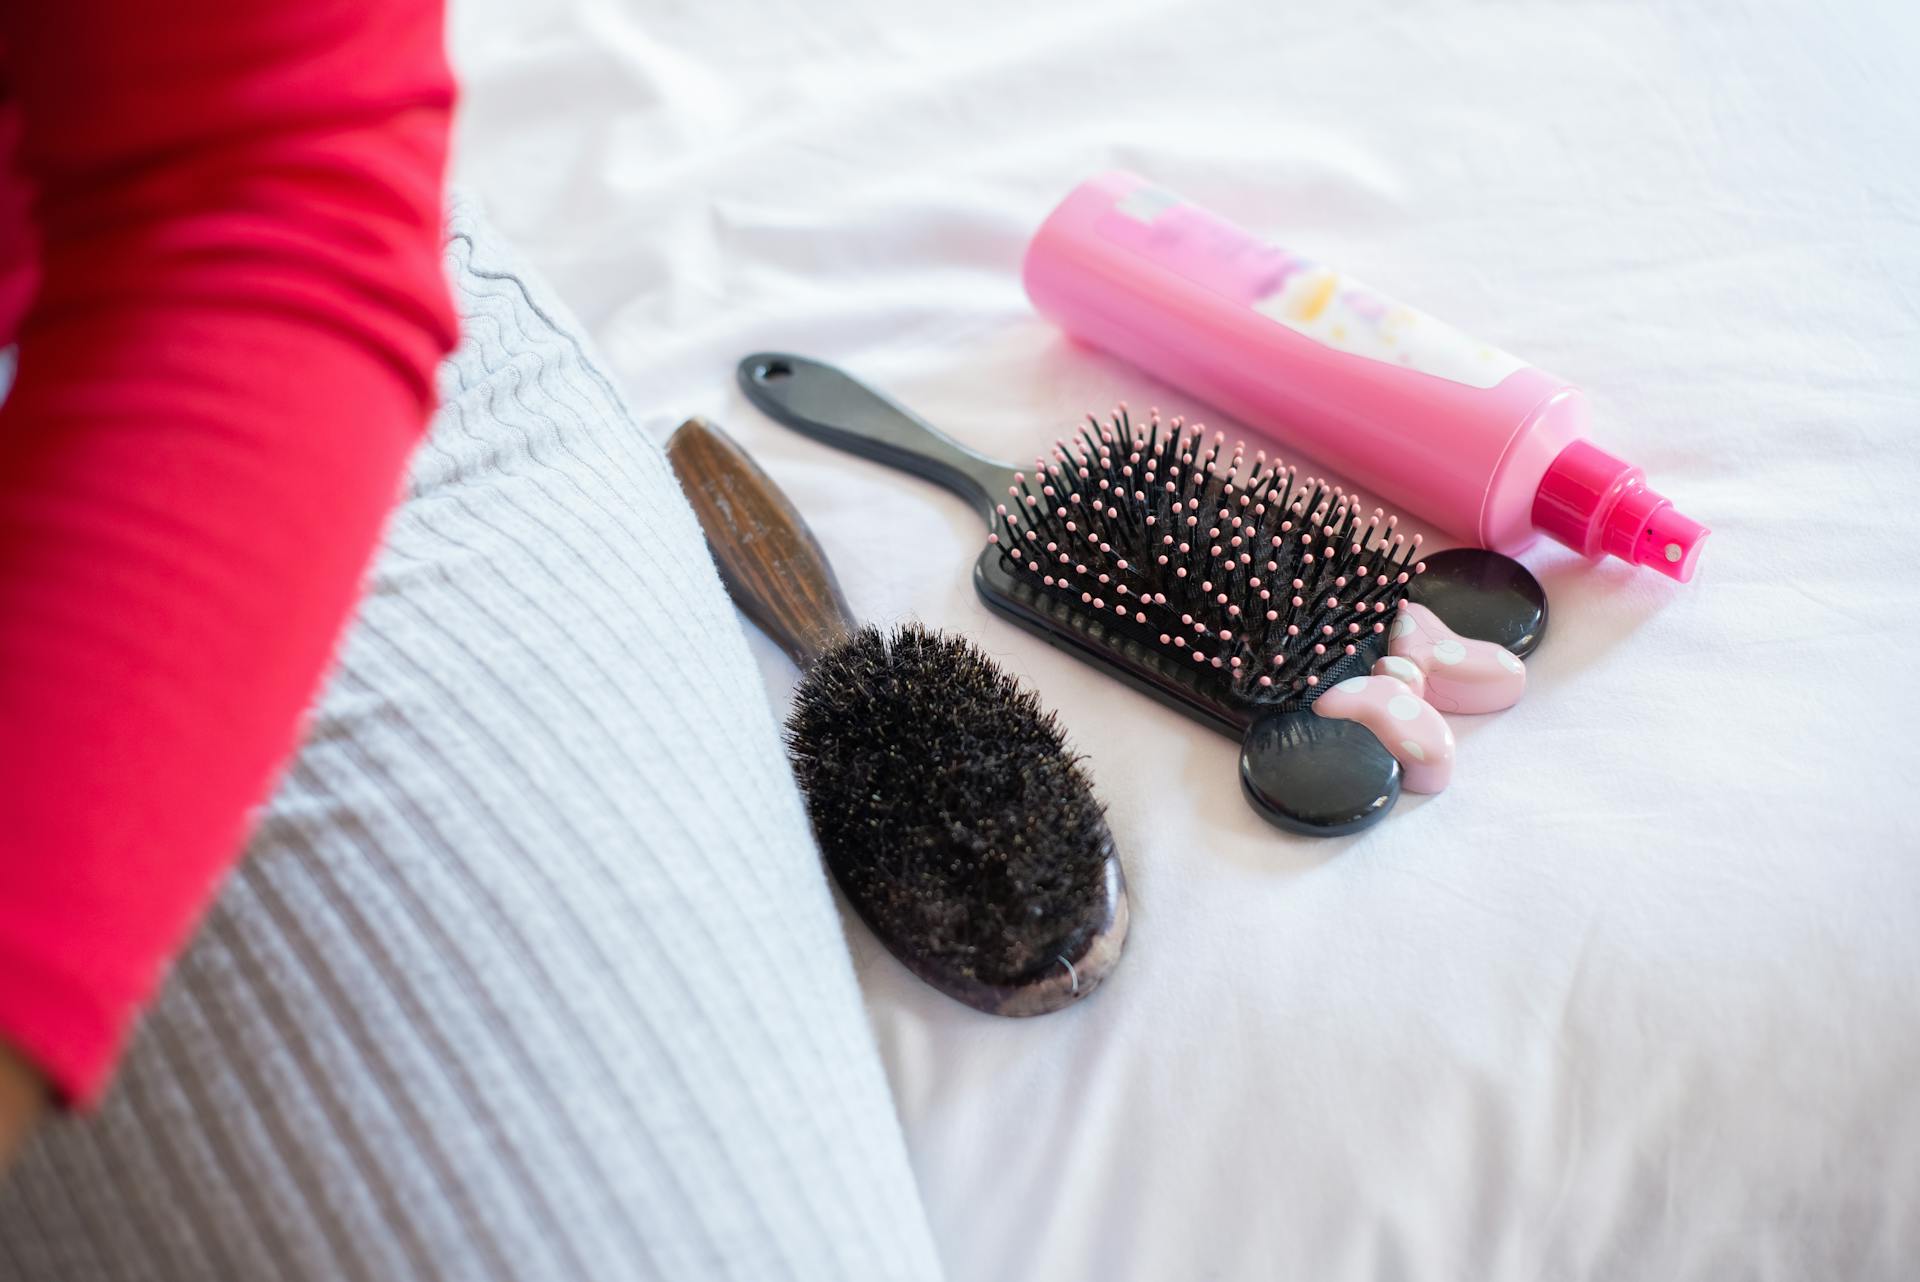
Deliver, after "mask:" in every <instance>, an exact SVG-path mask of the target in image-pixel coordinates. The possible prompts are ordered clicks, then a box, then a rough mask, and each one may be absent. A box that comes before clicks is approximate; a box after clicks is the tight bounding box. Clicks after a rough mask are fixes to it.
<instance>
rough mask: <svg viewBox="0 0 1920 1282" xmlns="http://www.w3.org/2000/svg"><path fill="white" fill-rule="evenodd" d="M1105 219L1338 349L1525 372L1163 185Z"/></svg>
mask: <svg viewBox="0 0 1920 1282" xmlns="http://www.w3.org/2000/svg"><path fill="white" fill-rule="evenodd" d="M1102 221H1103V230H1104V231H1105V233H1106V234H1107V235H1108V236H1109V237H1111V238H1112V239H1114V240H1117V241H1119V242H1121V243H1122V244H1125V245H1127V246H1128V247H1129V248H1131V249H1133V250H1136V251H1137V252H1139V253H1141V254H1144V255H1146V256H1147V257H1148V258H1151V259H1153V260H1154V261H1155V262H1157V263H1159V264H1160V265H1161V266H1163V267H1165V268H1167V269H1168V270H1170V271H1174V272H1178V273H1179V274H1180V275H1181V276H1183V277H1185V278H1186V279H1188V280H1190V281H1192V282H1193V283H1194V284H1196V285H1199V286H1201V287H1203V288H1205V289H1210V290H1213V291H1215V292H1217V293H1220V294H1224V295H1226V296H1227V297H1229V298H1232V299H1233V300H1234V301H1236V302H1238V303H1241V304H1243V305H1245V306H1249V307H1252V308H1253V309H1254V310H1255V311H1257V312H1259V313H1260V314H1261V315H1263V316H1266V317H1269V318H1270V319H1272V320H1275V321H1277V322H1279V323H1280V324H1282V325H1285V326H1286V327H1287V328H1288V329H1290V330H1293V331H1294V332H1295V333H1298V334H1304V335H1305V336H1307V337H1308V338H1311V339H1313V340H1314V341H1315V342H1317V343H1321V344H1323V345H1325V346H1327V347H1331V348H1333V349H1334V350H1335V351H1340V352H1348V353H1351V354H1352V355H1355V356H1364V357H1366V358H1367V359H1368V360H1375V361H1383V362H1385V363H1387V364H1389V365H1399V366H1404V367H1405V368H1407V369H1411V370H1416V371H1418V372H1419V373H1422V374H1431V375H1432V376H1434V377H1435V378H1444V379H1447V380H1449V381H1451V382H1455V383H1464V384H1465V385H1467V386H1468V387H1492V386H1494V385H1495V384H1496V383H1498V382H1500V381H1501V380H1502V379H1504V378H1506V377H1507V375H1509V374H1511V373H1513V372H1514V371H1515V370H1519V369H1525V368H1526V362H1525V361H1523V360H1521V359H1519V358H1518V357H1516V356H1513V355H1510V354H1509V353H1507V352H1503V351H1501V350H1500V349H1499V348H1497V347H1493V346H1491V345H1489V344H1487V343H1482V342H1480V341H1479V340H1478V339H1475V338H1473V337H1471V336H1469V335H1467V334H1465V333H1462V332H1461V331H1460V330H1458V329H1455V328H1454V327H1453V326H1451V325H1449V324H1447V323H1446V322H1445V321H1440V320H1435V319H1434V318H1433V317H1431V316H1429V315H1427V314H1426V313H1425V312H1422V311H1419V310H1417V309H1416V308H1412V307H1409V306H1407V305H1406V304H1405V303H1401V302H1396V301H1394V300H1393V299H1392V298H1389V297H1387V296H1386V295H1385V294H1381V293H1378V292H1376V291H1375V290H1372V289H1369V288H1368V287H1367V286H1365V285H1363V284H1361V283H1360V282H1359V281H1357V280H1355V279H1353V278H1352V277H1351V276H1343V275H1341V274H1340V273H1338V272H1336V271H1333V270H1332V269H1331V268H1327V267H1322V266H1321V265H1320V264H1318V263H1316V262H1314V261H1313V260H1312V259H1310V258H1306V257H1303V256H1302V255H1299V254H1296V253H1293V252H1292V251H1290V250H1286V249H1282V248H1281V247H1280V246H1278V245H1271V244H1268V243H1266V242H1264V241H1261V240H1258V239H1256V238H1254V237H1253V236H1250V235H1248V234H1247V233H1246V232H1245V231H1243V230H1242V229H1241V228H1239V227H1236V226H1234V225H1233V224H1232V223H1229V222H1227V221H1226V220H1225V219H1222V218H1217V217H1215V216H1214V215H1212V214H1210V213H1208V212H1207V211H1205V210H1203V209H1201V208H1199V207H1198V206H1195V205H1190V204H1187V203H1186V202H1184V201H1182V200H1181V199H1180V198H1179V197H1177V196H1174V195H1171V194H1169V193H1167V192H1164V191H1161V190H1160V189H1158V188H1152V187H1146V188H1141V189H1139V190H1137V191H1134V192H1131V193H1129V194H1128V195H1127V196H1126V197H1125V198H1124V199H1123V200H1121V201H1120V202H1119V203H1118V204H1117V205H1116V206H1115V207H1114V210H1113V213H1112V215H1111V216H1110V217H1108V218H1106V219H1103V220H1102Z"/></svg>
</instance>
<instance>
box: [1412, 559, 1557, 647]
mask: <svg viewBox="0 0 1920 1282" xmlns="http://www.w3.org/2000/svg"><path fill="white" fill-rule="evenodd" d="M1426 562H1427V568H1426V572H1425V573H1423V574H1417V575H1415V576H1414V579H1413V582H1412V583H1411V584H1409V585H1408V587H1407V597H1408V599H1409V600H1412V601H1414V602H1416V603H1418V604H1420V605H1424V606H1426V607H1427V609H1429V610H1432V611H1433V612H1434V613H1435V614H1437V615H1439V616H1440V621H1441V622H1442V623H1445V624H1446V625H1447V626H1448V627H1450V628H1452V629H1453V630H1454V631H1455V632H1458V633H1459V634H1460V635H1461V636H1463V637H1472V638H1473V639H1474V640H1476V641H1491V642H1493V643H1494V644H1495V645H1503V646H1505V647H1507V649H1509V650H1511V651H1513V653H1514V654H1515V655H1517V656H1519V657H1520V658H1522V659H1524V658H1526V657H1527V656H1528V655H1530V654H1532V653H1533V652H1534V651H1535V650H1537V649H1539V648H1540V641H1541V639H1542V638H1543V637H1545V636H1546V635H1547V593H1546V589H1545V588H1542V587H1541V586H1540V580H1538V579H1536V578H1534V577H1533V575H1532V573H1531V572H1530V571H1528V569H1527V567H1526V566H1524V565H1522V564H1520V563H1519V562H1518V561H1516V560H1514V559H1513V558H1512V557H1510V556H1502V555H1501V554H1500V553H1498V552H1489V551H1487V550H1485V549H1484V548H1450V549H1448V550H1447V551H1445V552H1436V553H1434V554H1433V555H1432V556H1430V557H1427V558H1426Z"/></svg>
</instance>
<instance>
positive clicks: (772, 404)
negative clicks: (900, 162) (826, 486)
mask: <svg viewBox="0 0 1920 1282" xmlns="http://www.w3.org/2000/svg"><path fill="white" fill-rule="evenodd" d="M738 372H739V380H740V388H741V390H742V391H743V392H745V393H746V396H747V399H748V400H750V401H752V402H753V404H754V406H755V408H757V409H759V410H760V412H761V413H763V414H765V415H767V417H769V418H771V419H774V420H775V421H776V422H780V423H784V424H785V425H786V426H788V427H790V428H792V429H794V430H795V431H796V432H799V433H800V434H802V435H803V436H811V437H813V438H814V439H815V440H817V441H824V442H825V443H826V444H828V445H832V446H834V447H836V448H838V449H843V450H846V451H847V452H848V453H851V454H858V455H859V456H861V457H862V458H869V459H872V460H874V461H875V462H876V463H885V464H887V465H888V466H890V467H897V468H899V469H901V470H902V471H906V472H911V473H913V474H914V475H916V476H922V477H925V478H926V479H927V480H930V481H933V482H935V483H936V484H938V485H943V486H945V487H946V488H947V489H949V490H952V491H953V492H954V493H956V494H958V495H959V496H960V497H962V498H964V499H966V500H967V502H969V503H971V504H972V505H973V507H974V510H975V511H977V512H979V513H980V514H981V515H982V516H983V517H984V516H986V515H987V514H988V513H990V512H991V511H992V510H993V505H994V504H995V503H997V502H1000V501H1002V499H1003V498H1004V495H1005V493H1006V487H1007V485H1008V483H1009V482H1010V480H1011V479H1012V473H1013V468H1012V467H1011V466H1009V465H1007V464H1005V463H999V462H996V461H994V460H993V459H990V458H987V457H985V456H984V455H981V454H976V453H975V452H974V451H972V450H970V449H968V448H967V447H966V446H964V445H961V444H960V443H959V442H958V441H955V440H954V439H953V438H951V437H949V436H947V435H946V434H945V433H943V432H941V431H939V430H938V429H937V428H935V427H933V426H932V425H931V424H929V423H927V422H926V421H925V420H924V419H922V418H920V417H919V416H918V415H915V414H913V413H912V412H910V411H908V410H907V409H905V408H903V407H902V406H900V405H897V404H895V403H894V402H893V401H890V400H888V399H887V398H886V397H884V396H882V395H881V394H880V393H879V392H876V391H874V390H873V389H872V388H870V387H868V386H866V385H865V384H864V383H861V382H860V381H859V380H858V379H855V378H853V377H852V376H851V375H849V374H847V373H845V372H844V371H842V370H838V369H835V368H834V367H833V366H831V365H827V364H824V363H822V362H820V361H816V360H810V359H808V358H807V357H804V356H794V355H791V354H789V353H785V352H756V353H754V354H753V355H751V356H748V357H745V358H744V359H742V360H741V362H740V364H739V367H738Z"/></svg>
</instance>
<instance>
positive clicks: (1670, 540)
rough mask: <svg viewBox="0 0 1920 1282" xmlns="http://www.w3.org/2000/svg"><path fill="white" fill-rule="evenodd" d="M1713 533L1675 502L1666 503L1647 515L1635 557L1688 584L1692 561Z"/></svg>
mask: <svg viewBox="0 0 1920 1282" xmlns="http://www.w3.org/2000/svg"><path fill="white" fill-rule="evenodd" d="M1649 493H1651V491H1649ZM1710 533H1711V531H1710V530H1708V529H1707V527H1706V526H1704V525H1702V524H1700V522H1698V521H1696V520H1694V519H1693V518H1692V517H1690V516H1682V515H1681V514H1680V509H1678V508H1676V507H1675V506H1674V505H1673V504H1671V503H1666V502H1663V503H1662V504H1661V505H1660V506H1659V507H1657V508H1655V509H1654V510H1653V514H1652V515H1651V516H1649V517H1648V518H1647V524H1646V528H1645V529H1643V530H1642V531H1641V532H1640V538H1639V540H1638V541H1637V542H1636V543H1635V545H1634V557H1633V559H1634V561H1635V562H1637V563H1638V564H1640V565H1645V566H1649V567H1651V568H1653V569H1655V570H1658V571H1660V573H1662V574H1664V575H1666V576H1667V577H1668V578H1670V579H1677V580H1679V581H1680V582H1681V583H1685V582H1686V581H1687V580H1688V579H1691V578H1692V577H1693V563H1694V562H1695V561H1698V560H1699V559H1700V548H1701V545H1702V544H1704V543H1705V542H1706V541H1707V535H1708V534H1710Z"/></svg>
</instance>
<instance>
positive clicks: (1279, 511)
mask: <svg viewBox="0 0 1920 1282" xmlns="http://www.w3.org/2000/svg"><path fill="white" fill-rule="evenodd" d="M1007 499H1008V501H1007V502H1005V503H1001V504H999V505H998V507H997V509H996V513H995V516H994V520H993V529H992V531H991V533H990V534H989V536H988V538H989V541H990V542H992V543H995V544H997V545H999V546H1000V547H1001V549H1002V551H1003V552H1004V554H1005V556H1006V558H1007V560H1008V561H1009V562H1010V563H1011V564H1012V565H1014V566H1015V567H1016V568H1017V569H1018V571H1019V572H1020V573H1021V575H1022V576H1023V577H1025V578H1027V579H1029V580H1030V581H1032V582H1033V583H1034V584H1036V585H1037V586H1038V587H1039V588H1041V589H1042V590H1043V591H1045V592H1046V593H1047V594H1049V595H1051V596H1054V597H1058V598H1062V599H1065V600H1067V601H1068V602H1070V603H1074V604H1077V606H1078V607H1079V608H1080V609H1081V610H1083V611H1092V612H1093V613H1095V614H1096V615H1098V616H1099V617H1100V618H1102V619H1103V620H1104V621H1107V622H1111V623H1115V624H1118V625H1120V626H1121V627H1123V628H1127V629H1130V630H1131V631H1132V632H1133V633H1134V634H1135V635H1137V636H1138V638H1139V639H1140V640H1141V641H1142V642H1144V643H1145V644H1148V645H1151V646H1154V647H1156V648H1158V649H1160V650H1162V651H1164V652H1165V653H1166V654H1168V655H1169V656H1171V657H1173V658H1176V659H1179V660H1180V661H1181V662H1182V663H1183V664H1186V663H1191V664H1193V665H1196V666H1197V667H1204V668H1210V669H1217V670H1219V672H1220V674H1221V675H1222V676H1223V677H1224V678H1225V679H1227V680H1228V681H1229V682H1230V683H1231V685H1232V688H1233V689H1234V691H1235V692H1236V694H1237V695H1239V696H1240V697H1242V698H1244V699H1247V700H1249V701H1252V702H1260V703H1274V702H1281V701H1284V700H1287V699H1291V698H1295V697H1297V696H1299V695H1301V694H1303V693H1305V692H1309V691H1312V690H1314V689H1315V688H1316V687H1318V686H1319V685H1320V684H1321V678H1322V677H1324V676H1325V675H1326V674H1327V672H1328V671H1329V670H1330V669H1332V668H1333V667H1334V666H1335V665H1337V664H1339V663H1341V662H1343V661H1344V660H1346V659H1348V658H1349V657H1351V656H1354V655H1356V654H1357V653H1358V651H1359V649H1360V647H1361V646H1363V645H1367V644H1370V643H1371V644H1376V645H1377V643H1378V639H1379V638H1382V637H1383V636H1384V634H1385V631H1386V628H1387V625H1388V624H1389V623H1390V622H1392V613H1393V611H1394V610H1395V609H1396V608H1397V607H1398V605H1399V603H1400V599H1401V598H1402V597H1403V596H1404V595H1405V593H1406V588H1407V584H1408V583H1409V582H1411V580H1412V578H1413V576H1414V575H1416V574H1418V573H1420V572H1421V571H1422V570H1424V569H1425V568H1426V566H1425V563H1424V562H1421V561H1420V560H1418V554H1419V548H1420V542H1421V539H1420V536H1419V535H1415V536H1413V537H1412V538H1411V539H1409V538H1407V537H1406V536H1405V535H1403V534H1401V533H1399V532H1398V529H1397V526H1398V524H1399V518H1398V517H1397V516H1389V515H1387V513H1386V512H1384V511H1383V510H1382V509H1380V508H1377V507H1376V508H1371V509H1368V508H1366V507H1365V506H1364V504H1362V502H1361V501H1360V499H1359V498H1358V496H1356V495H1352V494H1349V493H1347V492H1346V491H1345V490H1343V489H1341V488H1340V487H1339V486H1335V485H1329V484H1327V483H1326V482H1325V481H1322V480H1320V479H1319V478H1316V477H1312V476H1303V475H1301V474H1299V472H1298V471H1297V470H1296V469H1294V468H1291V467H1287V466H1285V465H1284V464H1283V463H1281V462H1279V461H1278V460H1274V461H1269V460H1268V458H1267V456H1266V453H1265V452H1264V451H1259V452H1256V453H1255V454H1254V455H1253V456H1252V457H1251V458H1249V457H1248V456H1247V450H1246V446H1245V444H1244V443H1243V442H1235V443H1234V444H1233V445H1232V446H1231V448H1229V447H1228V445H1227V442H1226V437H1225V434H1224V433H1220V432H1215V433H1212V434H1211V435H1209V434H1208V432H1207V431H1206V429H1205V428H1204V427H1203V426H1201V425H1199V424H1194V425H1192V426H1188V425H1187V424H1186V423H1185V422H1184V421H1183V420H1182V419H1179V418H1175V419H1172V420H1171V421H1169V422H1166V423H1162V421H1161V419H1160V413H1159V411H1158V410H1157V409H1156V410H1150V411H1149V412H1148V416H1147V421H1146V423H1144V424H1139V423H1136V422H1134V421H1133V419H1132V418H1131V417H1130V416H1129V414H1128V411H1127V407H1126V405H1125V403H1124V402H1123V403H1121V404H1120V405H1118V406H1116V407H1115V409H1114V411H1113V413H1112V415H1111V416H1110V417H1109V418H1108V419H1107V420H1106V421H1105V422H1102V421H1100V420H1099V419H1096V418H1094V417H1092V416H1089V417H1088V419H1087V423H1086V426H1084V427H1082V428H1081V429H1080V431H1079V433H1078V435H1076V436H1072V437H1068V438H1066V439H1063V440H1061V441H1059V442H1057V443H1056V444H1055V445H1054V446H1053V448H1052V450H1051V451H1050V452H1049V454H1047V455H1045V456H1043V457H1041V458H1039V459H1037V460H1036V461H1035V469H1034V471H1033V472H1031V473H1028V472H1016V473H1015V474H1014V483H1013V484H1012V485H1010V486H1009V487H1008V489H1007Z"/></svg>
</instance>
